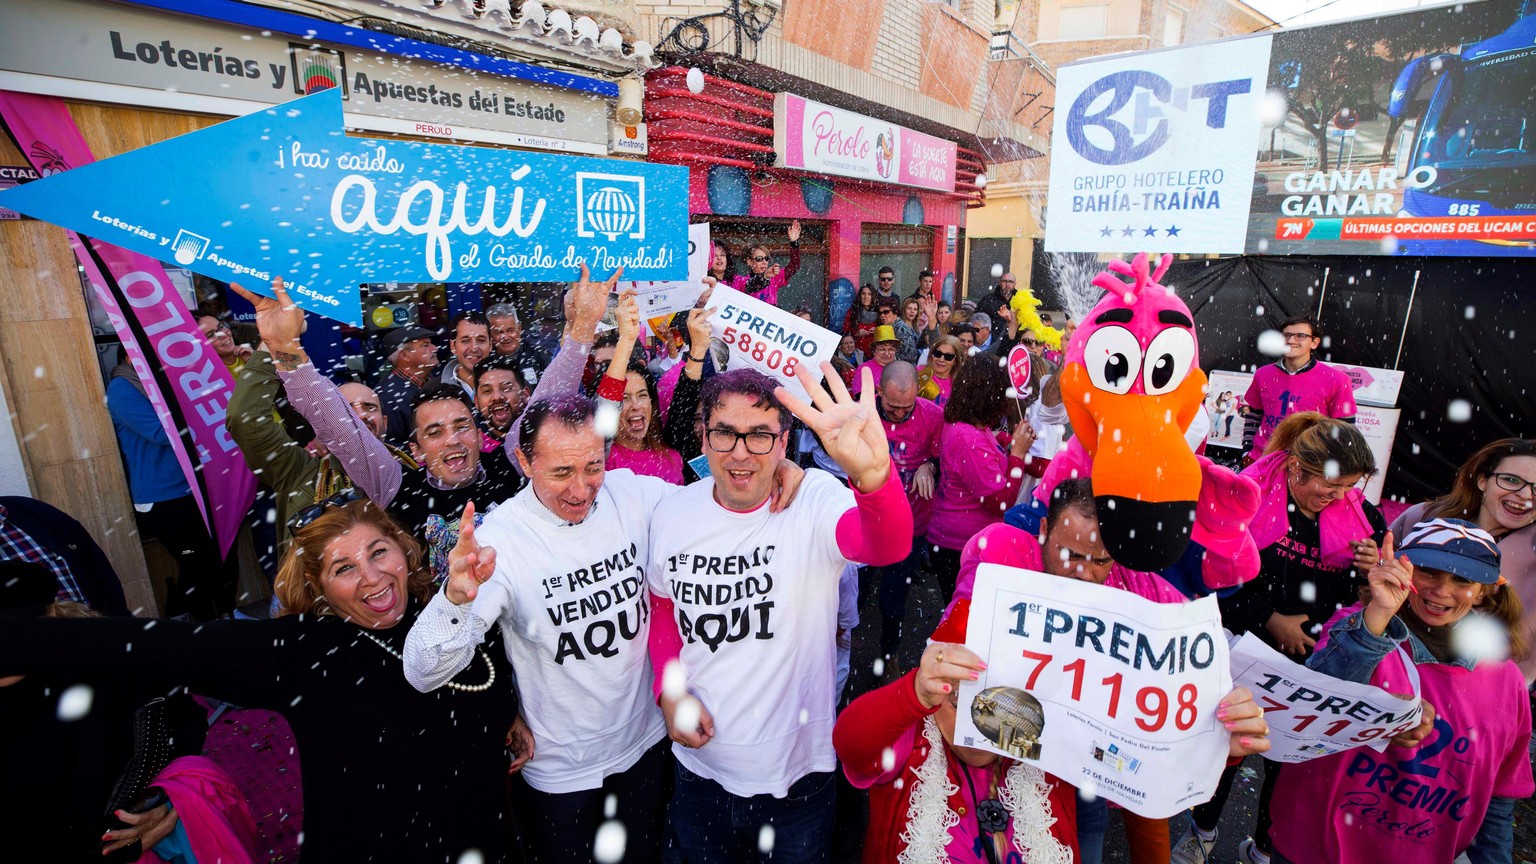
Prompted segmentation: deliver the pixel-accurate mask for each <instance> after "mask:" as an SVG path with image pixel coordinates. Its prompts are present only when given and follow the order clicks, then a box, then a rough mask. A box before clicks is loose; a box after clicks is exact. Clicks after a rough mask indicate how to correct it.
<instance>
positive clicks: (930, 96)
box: [634, 0, 1044, 149]
mask: <svg viewBox="0 0 1536 864" xmlns="http://www.w3.org/2000/svg"><path fill="white" fill-rule="evenodd" d="M634 8H635V13H636V24H635V28H636V34H637V38H642V39H647V40H652V41H656V42H658V48H661V49H666V48H667V47H668V46H667V45H665V44H664V43H661V40H662V39H663V38H664V37H665V36H666V35H667V34H668V33H669V32H671V30H672V28H673V26H675V25H676V24H677V19H681V18H687V17H693V16H699V15H707V14H711V13H717V12H720V11H722V10H723V9H724V8H725V4H723V3H719V2H704V3H699V2H688V3H678V2H670V0H634ZM669 19H671V20H669ZM702 23H703V24H704V25H705V26H707V27H708V28H709V32H710V38H711V43H710V51H712V52H715V53H718V54H732V53H734V49H735V41H734V35H733V34H734V32H735V30H734V28H733V26H732V25H731V24H730V23H729V22H727V21H726V20H725V19H723V18H713V19H709V20H706V21H704V22H702ZM994 24H995V22H994V20H993V4H992V2H990V0H954V2H953V4H951V3H946V2H940V0H842V2H837V3H831V2H825V0H784V4H783V7H782V8H781V9H780V10H779V12H778V14H777V16H776V17H775V19H774V21H773V24H772V26H771V27H770V28H769V29H768V32H767V34H766V35H765V36H764V38H763V40H762V42H761V43H759V44H757V45H752V44H750V43H748V44H746V46H745V48H744V50H743V57H744V59H746V60H748V61H752V62H755V63H758V64H760V65H762V66H766V67H768V68H770V69H774V70H777V71H780V72H784V73H786V74H788V75H791V76H794V77H796V78H801V79H804V80H807V81H814V82H816V83H817V84H820V85H823V86H826V87H829V88H832V89H835V90H838V91H841V92H843V93H848V94H850V95H852V96H854V97H857V98H858V99H862V100H867V101H869V102H873V103H876V104H879V105H881V106H885V107H888V108H890V109H892V110H894V111H897V112H901V113H905V114H910V115H913V116H916V117H922V118H924V119H926V120H929V121H932V122H934V123H939V124H942V125H945V126H949V127H951V128H954V129H961V130H966V131H975V130H976V129H977V128H978V125H979V124H978V117H979V116H980V115H981V113H982V111H983V108H984V107H985V105H986V102H987V96H988V92H989V90H988V86H987V65H988V64H987V42H988V39H989V38H990V35H991V32H992V28H993V27H994ZM758 83H766V82H758ZM1000 116H1003V117H1005V118H1006V117H1011V114H1008V113H1004V114H1002V115H1000ZM996 134H997V135H999V136H1017V137H1018V140H1020V141H1025V142H1027V143H1029V144H1030V146H1034V147H1036V149H1039V148H1040V147H1043V146H1044V138H1043V136H1040V135H1039V134H1037V133H1033V132H1031V131H1030V130H1029V129H1028V127H1027V125H1023V126H1021V125H1019V124H1015V123H1012V122H1011V121H1010V122H1008V123H1005V124H1001V127H1000V128H999V129H997V130H996Z"/></svg>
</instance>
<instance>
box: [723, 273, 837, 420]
mask: <svg viewBox="0 0 1536 864" xmlns="http://www.w3.org/2000/svg"><path fill="white" fill-rule="evenodd" d="M709 305H710V306H713V307H714V308H715V309H716V310H718V311H716V312H715V314H714V315H713V316H711V317H710V319H709V323H710V331H711V335H713V336H714V337H715V338H716V339H719V340H720V341H722V342H724V343H725V344H726V345H727V346H728V347H729V348H730V349H731V357H730V360H729V361H728V362H727V363H726V368H728V369H737V368H740V367H742V366H750V367H752V368H753V369H756V370H757V371H759V372H762V373H763V374H765V375H767V376H768V377H769V378H772V379H774V380H775V381H778V382H779V383H781V384H783V385H784V386H785V387H787V388H789V391H790V392H791V393H794V394H795V395H796V396H799V397H800V398H801V399H808V398H809V397H808V396H807V395H806V392H805V388H804V387H801V386H800V382H799V381H798V380H796V378H795V370H796V369H798V368H800V367H801V366H807V365H808V366H810V372H811V377H812V378H814V379H817V380H820V379H821V378H822V377H823V376H822V373H821V364H822V363H827V362H830V361H831V360H832V355H833V353H835V352H836V351H837V343H838V340H839V339H840V338H841V337H839V336H838V335H837V334H836V333H833V332H832V331H831V330H828V329H826V328H825V327H819V326H817V325H815V324H813V323H811V322H810V321H807V320H805V319H804V318H797V317H795V316H794V315H792V314H790V313H788V312H785V311H784V310H783V309H780V308H779V307H777V306H770V305H769V304H767V303H764V302H763V301H761V300H759V299H757V298H756V297H748V296H747V295H745V294H743V293H741V292H740V291H737V290H735V289H733V288H728V287H726V286H725V285H716V286H715V290H714V291H713V293H711V294H710V295H709Z"/></svg>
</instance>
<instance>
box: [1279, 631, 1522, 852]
mask: <svg viewBox="0 0 1536 864" xmlns="http://www.w3.org/2000/svg"><path fill="white" fill-rule="evenodd" d="M1359 611H1360V607H1359V606H1354V607H1351V608H1349V609H1345V610H1343V611H1341V612H1339V613H1338V614H1337V615H1335V616H1334V617H1333V619H1332V620H1330V621H1329V622H1328V627H1326V628H1324V634H1325V635H1324V638H1323V640H1322V641H1320V642H1319V643H1318V647H1319V648H1321V647H1322V646H1323V644H1324V643H1325V642H1326V641H1327V636H1326V633H1327V630H1328V628H1331V627H1333V625H1334V624H1335V623H1336V622H1338V621H1339V620H1341V619H1343V618H1345V617H1347V616H1349V615H1353V614H1358V613H1359ZM1403 663H1404V658H1403V654H1402V653H1401V652H1397V651H1394V652H1392V653H1390V654H1388V655H1387V656H1386V657H1384V658H1383V659H1382V661H1381V663H1379V664H1378V665H1377V667H1376V671H1375V673H1373V674H1372V675H1371V683H1372V684H1374V685H1376V686H1378V687H1381V688H1382V689H1384V690H1386V691H1388V692H1391V693H1409V692H1411V691H1410V690H1409V688H1408V685H1407V681H1408V679H1407V674H1406V672H1405V668H1404V665H1403ZM1418 669H1419V681H1420V687H1421V691H1422V695H1423V698H1424V700H1425V701H1427V702H1429V703H1430V704H1431V705H1433V706H1435V730H1434V732H1432V733H1431V734H1430V736H1429V737H1428V738H1426V739H1424V741H1423V743H1422V744H1420V745H1419V746H1418V747H1416V748H1414V749H1411V750H1408V749H1402V748H1399V747H1390V746H1389V747H1388V748H1387V749H1386V750H1385V751H1384V752H1381V753H1377V752H1376V751H1375V750H1372V749H1370V748H1369V747H1360V748H1358V749H1355V750H1347V751H1345V752H1343V753H1335V754H1334V755H1332V756H1325V757H1323V758H1321V759H1314V760H1312V761H1310V762H1302V763H1300V764H1296V765H1287V766H1285V771H1283V772H1282V773H1281V774H1280V779H1279V781H1278V782H1277V783H1276V786H1275V797H1274V800H1273V802H1272V803H1271V805H1270V809H1271V812H1272V813H1273V815H1274V830H1272V831H1271V832H1270V839H1271V840H1272V841H1273V842H1274V844H1275V849H1276V851H1278V852H1279V853H1280V854H1282V855H1284V856H1285V857H1286V858H1289V859H1290V860H1292V861H1298V862H1300V861H1329V862H1334V864H1377V862H1382V861H1390V862H1392V864H1444V862H1447V861H1451V860H1452V859H1454V858H1455V857H1456V856H1457V855H1458V854H1460V853H1461V852H1462V851H1463V850H1465V849H1466V848H1467V847H1468V846H1470V845H1471V844H1472V840H1473V838H1475V837H1476V836H1477V832H1478V829H1479V828H1480V827H1481V826H1482V824H1483V816H1484V815H1485V814H1486V813H1487V810H1488V801H1489V799H1490V798H1491V797H1493V796H1499V797H1501V798H1524V797H1526V796H1528V795H1530V794H1531V793H1532V791H1533V790H1536V783H1533V781H1532V775H1531V760H1530V756H1529V753H1528V748H1529V746H1530V739H1531V705H1530V701H1529V700H1528V699H1527V697H1526V693H1525V679H1524V678H1522V677H1521V675H1520V669H1519V667H1517V666H1516V665H1515V664H1514V662H1513V661H1510V660H1505V661H1503V662H1499V663H1484V664H1480V665H1478V666H1477V667H1476V668H1473V669H1464V668H1462V667H1460V666H1455V665H1451V664H1449V663H1426V664H1423V665H1420V666H1419V667H1418Z"/></svg>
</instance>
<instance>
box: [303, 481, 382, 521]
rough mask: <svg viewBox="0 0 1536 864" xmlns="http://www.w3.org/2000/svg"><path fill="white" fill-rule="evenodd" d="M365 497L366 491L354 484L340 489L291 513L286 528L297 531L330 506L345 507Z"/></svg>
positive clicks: (318, 516)
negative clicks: (291, 516) (349, 487)
mask: <svg viewBox="0 0 1536 864" xmlns="http://www.w3.org/2000/svg"><path fill="white" fill-rule="evenodd" d="M367 497H368V493H366V492H364V491H363V490H361V489H358V488H357V487H355V486H354V487H352V488H351V489H343V490H342V491H340V492H337V493H336V494H335V495H332V496H331V497H329V498H327V499H325V500H324V501H321V502H319V503H316V504H311V505H309V506H308V507H305V508H304V509H303V510H300V511H299V512H297V513H295V514H293V518H291V519H289V520H288V530H289V531H297V530H299V529H300V528H303V527H304V526H306V525H308V524H309V523H311V522H313V521H315V520H316V519H319V518H320V517H321V516H323V515H325V511H327V510H329V509H331V508H332V507H345V506H347V505H348V504H351V503H352V502H353V501H361V500H363V499H364V498H367Z"/></svg>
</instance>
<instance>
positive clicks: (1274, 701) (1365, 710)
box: [1231, 633, 1423, 762]
mask: <svg viewBox="0 0 1536 864" xmlns="http://www.w3.org/2000/svg"><path fill="white" fill-rule="evenodd" d="M1231 651H1232V680H1233V682H1234V683H1235V684H1236V685H1237V686H1239V687H1247V688H1248V689H1249V690H1251V691H1253V700H1254V701H1255V702H1257V703H1259V707H1261V708H1263V709H1264V719H1265V720H1267V721H1268V722H1269V752H1268V753H1265V754H1264V758H1265V759H1269V760H1271V761H1274V762H1306V761H1307V760H1309V759H1316V758H1318V757H1319V756H1328V755H1331V754H1333V753H1339V752H1342V751H1344V750H1353V749H1354V748H1356V747H1370V748H1371V749H1373V750H1376V751H1378V752H1380V751H1382V750H1385V749H1387V742H1388V741H1390V740H1392V738H1393V737H1395V736H1397V735H1399V734H1401V733H1403V732H1406V731H1407V730H1409V729H1412V728H1413V727H1415V726H1417V725H1419V715H1420V714H1421V713H1422V712H1423V703H1422V702H1421V701H1420V700H1419V699H1418V698H1417V697H1413V698H1408V699H1404V698H1402V697H1399V696H1394V695H1392V694H1391V693H1388V692H1387V691H1385V690H1383V689H1381V688H1380V687H1373V686H1371V685H1369V684H1356V683H1354V682H1352V681H1343V680H1340V679H1338V678H1334V677H1332V676H1330V675H1324V674H1323V673H1321V672H1314V671H1313V670H1311V669H1308V668H1307V667H1305V666H1302V665H1301V664H1299V663H1296V662H1293V661H1292V660H1290V659H1289V658H1287V657H1286V656H1285V655H1283V654H1281V653H1280V652H1279V651H1276V650H1275V649H1273V648H1271V647H1269V646H1268V645H1266V644H1264V642H1263V641H1262V640H1260V639H1259V638H1258V637H1257V636H1254V635H1253V634H1252V633H1246V634H1244V635H1243V638H1241V639H1239V640H1237V641H1236V642H1234V643H1233V644H1232V649H1231ZM1404 665H1405V666H1406V667H1407V669H1408V678H1407V684H1408V686H1409V687H1410V688H1411V689H1412V690H1413V692H1415V693H1417V692H1419V674H1418V669H1417V668H1416V667H1415V666H1414V665H1413V664H1412V663H1406V664H1404Z"/></svg>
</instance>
